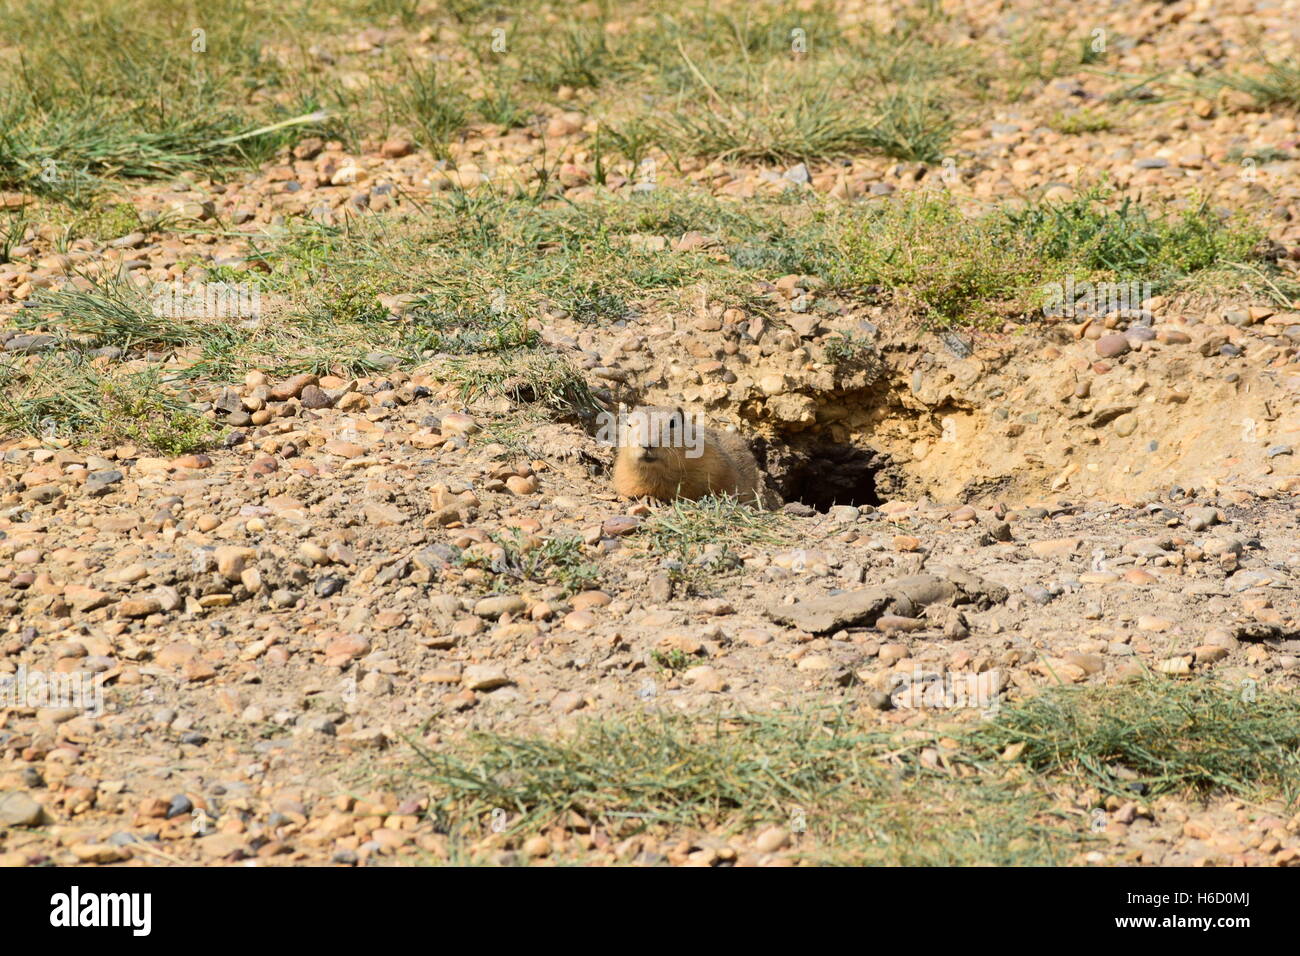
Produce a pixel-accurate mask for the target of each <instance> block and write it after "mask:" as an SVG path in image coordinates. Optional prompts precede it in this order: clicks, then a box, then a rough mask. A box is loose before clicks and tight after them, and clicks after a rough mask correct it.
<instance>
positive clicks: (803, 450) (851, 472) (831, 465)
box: [754, 438, 900, 512]
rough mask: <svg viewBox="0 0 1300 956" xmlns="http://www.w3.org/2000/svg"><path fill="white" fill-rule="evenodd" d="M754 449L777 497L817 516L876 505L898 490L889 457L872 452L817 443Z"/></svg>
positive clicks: (772, 443)
mask: <svg viewBox="0 0 1300 956" xmlns="http://www.w3.org/2000/svg"><path fill="white" fill-rule="evenodd" d="M760 444H761V446H762V447H758V446H759V445H760ZM755 446H756V447H755V448H754V451H755V453H756V454H757V455H758V457H759V461H760V462H762V463H763V464H764V467H765V468H766V470H767V473H768V475H769V476H771V479H772V483H773V484H774V485H775V487H776V489H777V491H779V492H780V494H781V497H782V498H783V499H784V500H785V501H786V502H791V501H799V502H802V503H803V504H805V505H808V506H809V507H810V508H813V509H815V510H817V511H822V512H825V511H829V510H830V509H831V508H832V507H834V506H835V505H855V506H858V507H861V506H862V505H873V506H874V505H878V504H880V503H881V502H883V501H888V500H889V499H890V498H891V497H892V496H893V495H894V494H895V493H896V490H897V488H898V486H899V478H900V475H899V473H898V472H897V471H896V469H895V468H894V467H893V465H892V463H891V462H890V460H889V458H888V456H886V455H883V454H881V453H880V452H878V451H875V450H873V449H871V448H861V447H858V446H856V445H846V444H837V443H834V442H828V441H824V440H819V439H817V438H810V439H806V440H803V441H800V442H798V443H793V444H786V443H783V442H781V441H780V440H775V441H766V442H762V443H759V442H756V443H755Z"/></svg>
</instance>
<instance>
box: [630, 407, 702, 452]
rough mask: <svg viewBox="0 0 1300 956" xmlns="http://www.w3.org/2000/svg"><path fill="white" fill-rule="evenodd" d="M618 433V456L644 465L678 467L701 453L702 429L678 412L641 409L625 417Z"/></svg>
mask: <svg viewBox="0 0 1300 956" xmlns="http://www.w3.org/2000/svg"><path fill="white" fill-rule="evenodd" d="M618 431H619V434H618V446H619V449H618V453H619V455H620V456H624V457H627V458H630V459H631V460H632V461H635V462H638V463H645V464H646V465H653V464H654V463H656V462H662V463H665V464H667V463H672V464H674V465H679V464H680V462H681V459H683V458H699V457H700V455H701V454H703V451H704V429H703V427H702V426H701V425H700V423H699V422H698V421H697V420H696V418H695V416H692V415H687V414H686V413H685V412H683V411H682V410H681V409H680V408H662V407H657V406H651V405H647V406H643V407H641V408H638V409H635V410H633V411H630V412H627V413H625V414H624V415H623V416H622V418H621V420H620V422H619V430H618Z"/></svg>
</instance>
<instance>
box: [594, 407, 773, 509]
mask: <svg viewBox="0 0 1300 956" xmlns="http://www.w3.org/2000/svg"><path fill="white" fill-rule="evenodd" d="M614 491H615V492H617V493H618V494H620V495H622V496H623V497H625V498H657V499H659V500H660V501H672V500H673V499H674V498H689V499H692V500H694V499H697V498H703V497H704V496H705V495H709V494H713V495H723V494H727V495H734V496H735V497H736V498H738V499H740V501H742V502H744V503H745V504H750V505H758V506H760V507H761V506H762V505H763V504H764V496H763V484H762V480H761V479H760V478H759V474H758V464H757V463H756V462H755V461H754V454H753V452H751V451H750V450H749V445H748V444H747V443H746V442H745V439H744V438H742V437H741V436H740V435H738V434H736V433H734V432H723V431H715V430H713V429H711V428H704V427H703V426H701V425H700V424H699V423H698V420H697V419H694V418H692V417H689V416H687V415H686V414H685V413H683V411H682V410H681V409H680V408H676V409H669V408H657V407H654V406H644V407H642V408H638V409H636V410H635V411H633V412H630V413H628V414H627V415H626V416H620V419H619V436H618V456H617V458H616V459H615V461H614Z"/></svg>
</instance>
